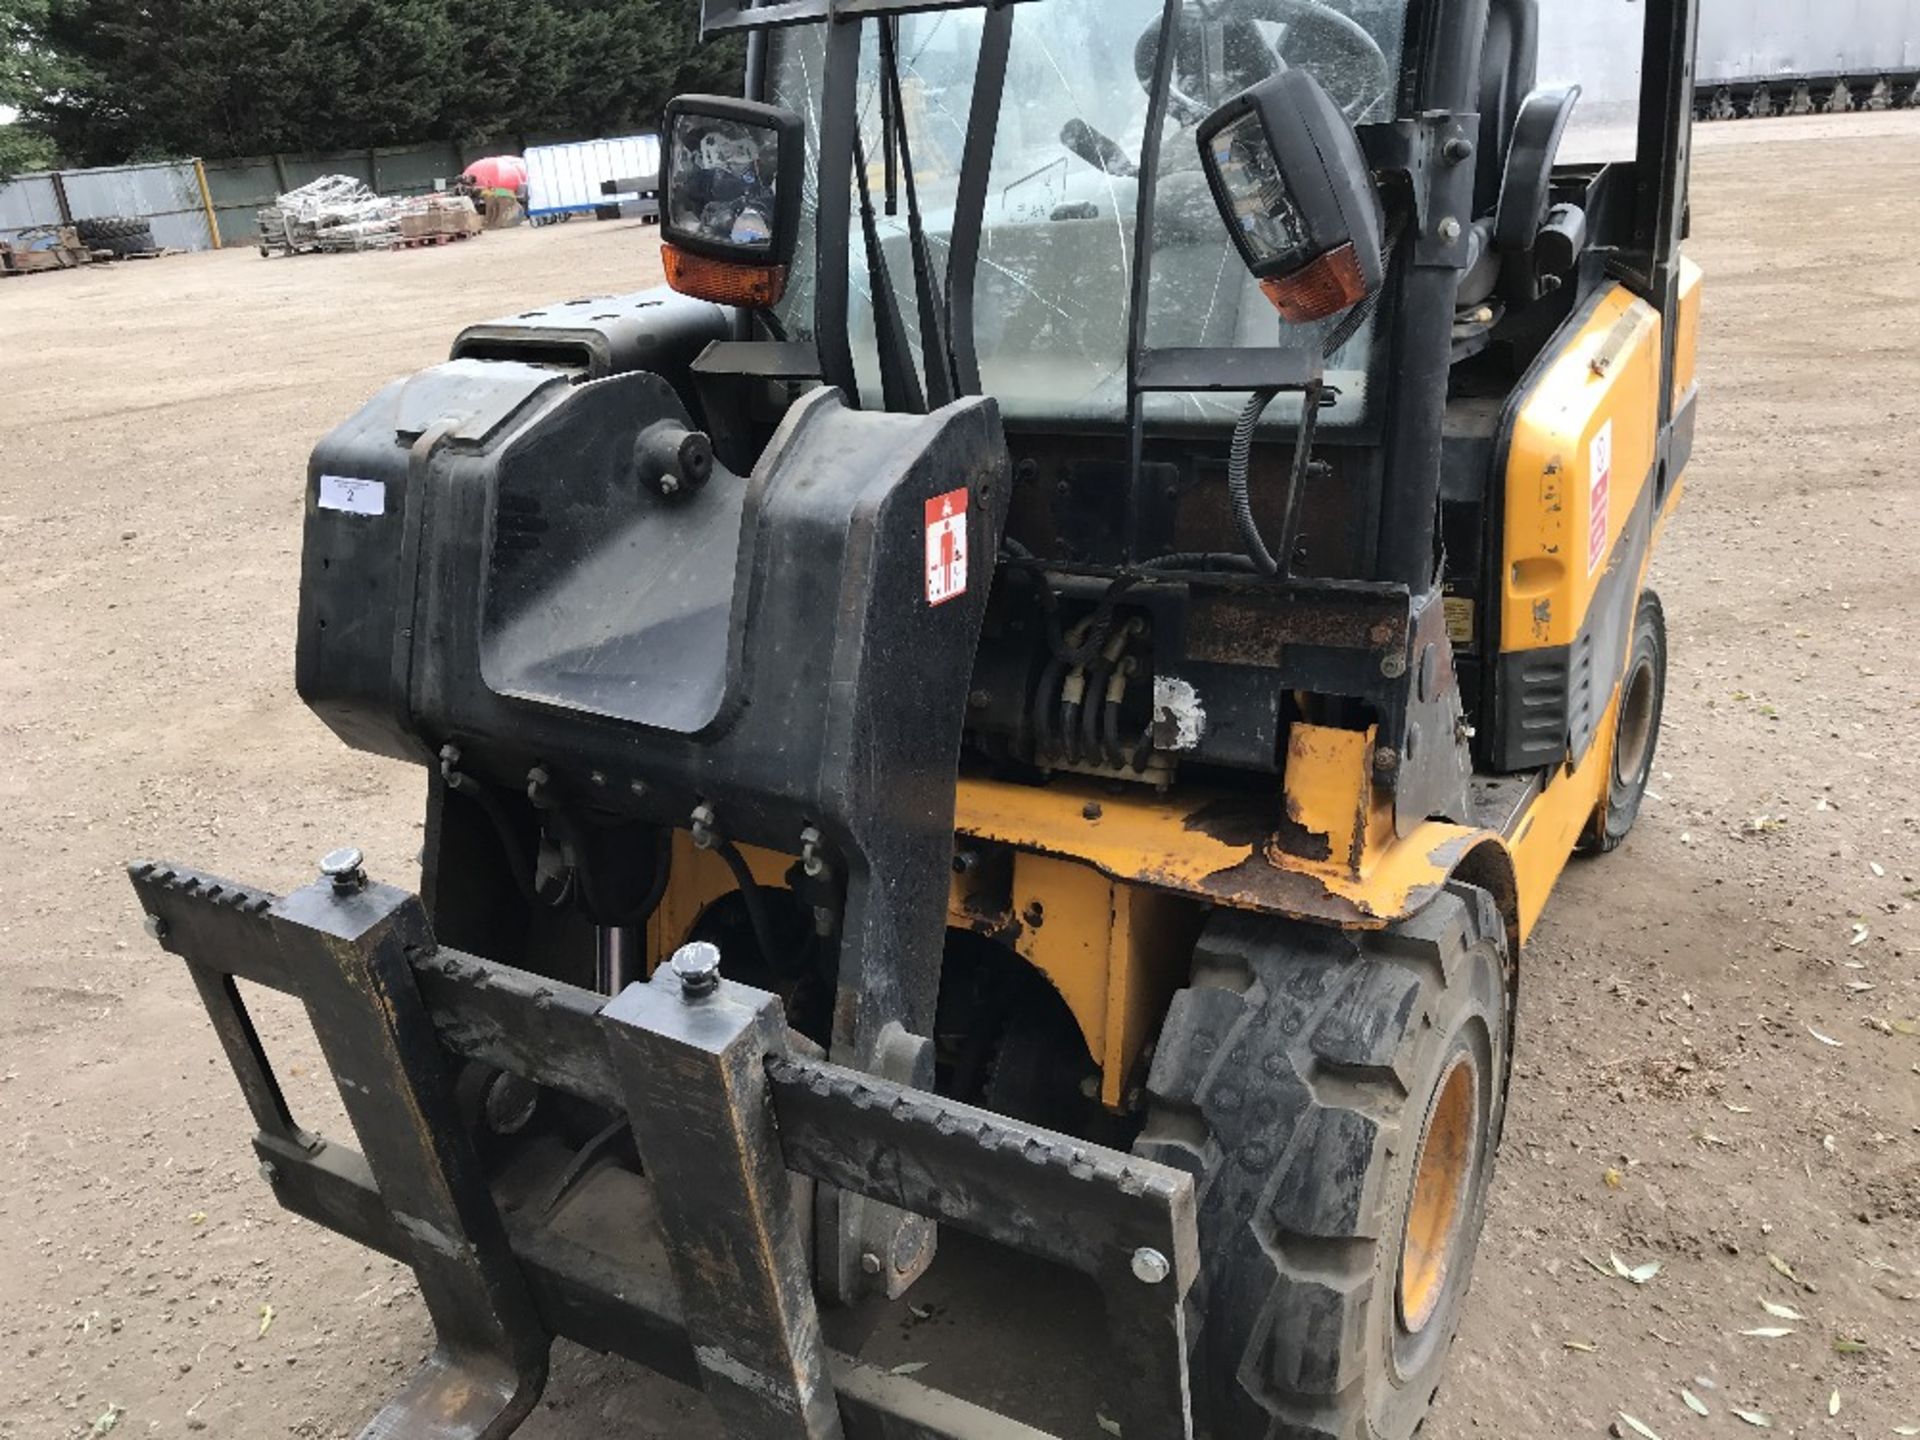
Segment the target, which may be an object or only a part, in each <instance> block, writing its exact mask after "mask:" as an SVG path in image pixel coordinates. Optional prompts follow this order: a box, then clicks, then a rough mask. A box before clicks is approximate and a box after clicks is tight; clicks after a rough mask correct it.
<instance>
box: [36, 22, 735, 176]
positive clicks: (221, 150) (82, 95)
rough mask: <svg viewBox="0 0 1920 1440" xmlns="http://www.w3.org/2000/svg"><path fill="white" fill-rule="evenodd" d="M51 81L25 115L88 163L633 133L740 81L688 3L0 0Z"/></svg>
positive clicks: (728, 48) (727, 46)
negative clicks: (675, 104)
mask: <svg viewBox="0 0 1920 1440" xmlns="http://www.w3.org/2000/svg"><path fill="white" fill-rule="evenodd" d="M0 6H7V7H14V8H16V9H22V10H23V12H25V13H28V15H29V21H30V26H31V30H32V33H33V35H34V36H35V37H36V43H37V44H38V45H39V46H40V50H39V52H38V53H40V54H42V55H44V56H45V57H46V59H47V61H48V62H49V63H51V64H54V65H57V66H58V67H59V70H60V74H61V77H62V79H61V83H60V84H58V85H57V86H40V87H35V93H33V94H32V95H31V96H27V97H23V100H22V102H21V103H22V108H23V110H24V111H25V113H26V116H27V119H28V121H29V123H30V124H32V125H33V126H34V127H35V128H36V129H37V130H39V131H40V132H42V133H44V134H47V135H49V136H51V137H52V138H53V139H54V140H55V141H56V142H57V143H58V145H59V147H60V149H61V151H62V152H63V153H64V154H66V155H68V156H70V157H72V158H74V159H76V160H79V161H82V162H84V163H89V164H101V163H112V162H116V161H120V160H127V159H140V158H147V157H155V156H166V155H205V156H209V157H218V156H225V155H244V154H259V153H262V152H270V151H276V150H279V151H299V150H330V149H361V148H365V147H367V146H374V145H396V144H405V143H408V142H412V141H422V140H454V141H459V142H461V143H464V144H474V143H477V142H480V141H483V140H493V139H505V138H508V137H512V136H517V135H523V134H535V135H542V136H552V135H578V136H588V135H604V134H615V133H620V132H623V131H630V130H635V129H645V128H650V127H652V126H654V125H655V124H657V123H658V121H659V116H660V112H661V109H662V108H663V107H664V106H665V104H666V102H667V100H668V99H669V98H671V97H672V96H673V95H674V94H675V93H677V92H679V91H681V90H685V89H715V88H718V89H733V88H736V87H737V86H738V84H739V70H740V57H741V53H742V50H741V46H740V45H739V43H738V42H737V41H733V42H726V43H722V44H720V45H718V46H715V47H712V48H710V49H702V48H701V47H699V46H698V45H697V43H696V41H697V29H698V26H697V11H698V5H697V3H696V0H547V3H528V0H274V3H272V4H270V5H262V4H260V3H258V0H0ZM6 13H7V12H6V11H5V10H0V16H3V15H5V14H6Z"/></svg>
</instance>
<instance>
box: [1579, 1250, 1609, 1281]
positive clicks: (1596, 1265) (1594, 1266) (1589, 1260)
mask: <svg viewBox="0 0 1920 1440" xmlns="http://www.w3.org/2000/svg"><path fill="white" fill-rule="evenodd" d="M1580 1259H1581V1260H1582V1261H1583V1262H1584V1263H1585V1264H1586V1265H1587V1266H1588V1267H1589V1268H1590V1269H1591V1270H1592V1271H1593V1272H1594V1274H1596V1275H1604V1276H1606V1277H1607V1279H1609V1280H1611V1279H1613V1271H1611V1270H1609V1269H1607V1267H1606V1266H1604V1265H1602V1264H1601V1263H1600V1262H1599V1261H1598V1260H1596V1259H1594V1258H1593V1257H1592V1256H1591V1255H1582V1256H1581V1257H1580Z"/></svg>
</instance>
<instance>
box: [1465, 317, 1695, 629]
mask: <svg viewBox="0 0 1920 1440" xmlns="http://www.w3.org/2000/svg"><path fill="white" fill-rule="evenodd" d="M1660 334H1661V325H1660V315H1659V312H1658V311H1656V310H1655V309H1654V308H1653V307H1652V306H1651V305H1649V304H1647V302H1646V301H1644V300H1641V299H1639V298H1638V297H1636V296H1635V295H1633V294H1632V292H1630V291H1629V290H1627V288H1626V287H1625V286H1623V285H1616V286H1615V287H1614V288H1613V290H1612V292H1611V293H1609V294H1608V295H1607V297H1606V298H1605V299H1604V300H1602V301H1601V302H1600V305H1599V308H1598V309H1597V310H1596V311H1595V312H1594V314H1593V316H1592V318H1591V319H1590V320H1588V322H1587V323H1586V324H1585V325H1584V326H1582V327H1581V329H1580V332H1579V334H1578V335H1577V336H1575V337H1574V339H1573V341H1572V343H1570V344H1569V345H1568V346H1567V347H1566V349H1565V350H1564V351H1563V352H1562V354H1561V355H1560V357H1559V359H1557V360H1555V361H1554V362H1553V364H1552V365H1551V366H1549V367H1548V369H1547V372H1546V374H1545V375H1544V376H1542V378H1541V380H1540V382H1539V384H1538V385H1537V386H1536V387H1535V390H1534V392H1533V395H1532V396H1531V398H1529V399H1528V401H1527V403H1526V405H1525V406H1524V407H1523V408H1522V409H1521V411H1520V414H1519V417H1518V419H1517V420H1516V422H1515V425H1514V433H1513V443H1512V446H1511V448H1510V450H1509V451H1508V458H1507V487H1506V488H1507V497H1506V573H1505V576H1504V578H1503V581H1502V590H1503V594H1502V597H1501V630H1500V637H1501V648H1502V649H1503V650H1507V651H1516V650H1539V649H1545V648H1548V647H1552V646H1562V645H1571V644H1572V643H1573V642H1574V639H1575V638H1576V637H1577V636H1578V635H1579V633H1580V628H1581V626H1582V625H1583V624H1584V623H1585V621H1586V617H1587V610H1588V608H1589V607H1590V606H1591V604H1592V603H1593V595H1594V590H1595V588H1596V587H1597V586H1598V584H1599V581H1600V579H1601V577H1602V576H1603V575H1604V574H1605V573H1606V566H1607V561H1608V559H1609V558H1610V557H1611V555H1612V554H1613V547H1614V543H1615V541H1616V540H1617V539H1618V537H1619V535H1620V532H1621V530H1622V528H1623V527H1624V526H1625V524H1626V522H1627V519H1628V517H1630V516H1631V515H1632V513H1633V507H1634V503H1635V502H1636V501H1637V500H1638V499H1639V497H1640V493H1641V490H1642V488H1643V487H1644V486H1645V485H1646V484H1648V483H1649V482H1650V479H1651V472H1652V468H1653V461H1654V455H1655V439H1656V436H1657V434H1658V429H1659V413H1658V410H1657V408H1656V406H1655V397H1656V396H1657V395H1658V394H1659V390H1660ZM1608 442H1610V443H1608ZM1603 448H1604V450H1605V451H1606V452H1607V453H1608V457H1609V460H1610V463H1608V464H1607V465H1606V467H1605V470H1604V471H1601V470H1599V469H1597V468H1596V460H1597V458H1598V457H1599V456H1600V454H1601V453H1602V449H1603ZM1603 474H1604V475H1605V479H1604V481H1603V478H1602V476H1603ZM1597 489H1599V490H1600V491H1601V495H1600V499H1601V503H1600V505H1599V507H1598V509H1597V511H1596V507H1595V503H1594V502H1595V497H1596V490H1597ZM1596 531H1597V532H1598V533H1597V534H1596Z"/></svg>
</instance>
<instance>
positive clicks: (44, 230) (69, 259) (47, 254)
mask: <svg viewBox="0 0 1920 1440" xmlns="http://www.w3.org/2000/svg"><path fill="white" fill-rule="evenodd" d="M92 259H93V252H92V251H91V250H90V249H88V248H87V247H86V246H85V245H83V244H81V243H80V236H79V233H78V232H77V231H76V230H75V229H74V227H73V226H71V225H46V226H41V227H39V228H37V229H33V230H23V231H21V232H20V234H19V236H18V237H17V238H16V239H15V240H14V241H13V242H12V243H11V244H9V243H7V242H6V241H0V275H31V274H33V273H35V272H36V271H40V270H71V269H72V268H73V267H74V266H76V265H85V264H87V263H88V262H90V261H91V260H92Z"/></svg>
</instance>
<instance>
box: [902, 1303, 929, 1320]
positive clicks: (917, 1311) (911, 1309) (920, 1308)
mask: <svg viewBox="0 0 1920 1440" xmlns="http://www.w3.org/2000/svg"><path fill="white" fill-rule="evenodd" d="M907 1313H908V1314H909V1315H911V1316H913V1318H914V1319H916V1320H931V1319H932V1318H933V1311H932V1310H930V1309H929V1308H928V1307H927V1306H925V1305H909V1306H907Z"/></svg>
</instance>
